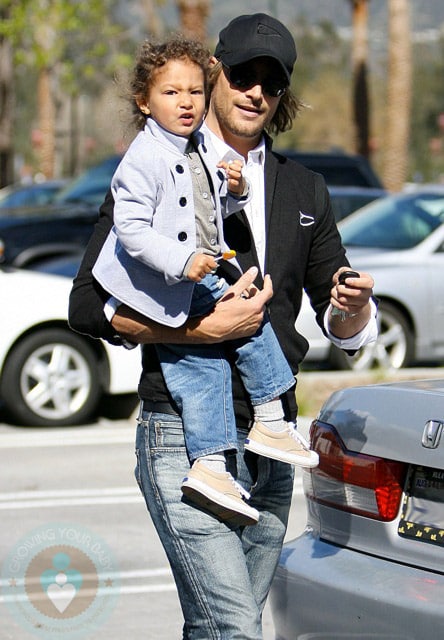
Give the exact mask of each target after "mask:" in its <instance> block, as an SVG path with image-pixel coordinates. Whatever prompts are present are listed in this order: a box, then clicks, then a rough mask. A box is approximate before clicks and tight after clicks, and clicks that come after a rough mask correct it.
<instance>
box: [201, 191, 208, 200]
mask: <svg viewBox="0 0 444 640" xmlns="http://www.w3.org/2000/svg"><path fill="white" fill-rule="evenodd" d="M202 198H204V200H207V199H208V193H207V192H206V191H204V192H203V194H202Z"/></svg>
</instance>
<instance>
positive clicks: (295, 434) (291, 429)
mask: <svg viewBox="0 0 444 640" xmlns="http://www.w3.org/2000/svg"><path fill="white" fill-rule="evenodd" d="M287 431H288V433H289V434H290V436H291V437H292V438H293V440H296V442H299V444H300V445H301V446H302V447H304V449H306V450H307V451H309V450H310V445H309V443H308V442H307V440H306V439H305V438H304V436H303V435H301V434H300V433H299V431H298V430H297V427H296V425H295V423H294V422H288V423H287Z"/></svg>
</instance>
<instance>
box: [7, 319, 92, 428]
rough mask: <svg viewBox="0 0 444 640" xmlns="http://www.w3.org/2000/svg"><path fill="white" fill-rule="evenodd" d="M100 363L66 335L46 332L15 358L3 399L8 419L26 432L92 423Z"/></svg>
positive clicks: (26, 342)
mask: <svg viewBox="0 0 444 640" xmlns="http://www.w3.org/2000/svg"><path fill="white" fill-rule="evenodd" d="M99 373H100V372H99V366H98V359H97V356H96V355H95V353H94V351H93V349H92V348H91V347H90V346H89V345H88V344H87V342H86V341H85V340H84V339H83V338H81V337H80V336H77V335H75V334H74V333H72V332H70V331H69V330H67V329H41V330H38V331H35V332H34V333H32V334H30V335H28V336H26V337H25V338H24V339H23V340H21V341H20V342H19V343H18V344H17V345H16V346H15V347H14V348H13V349H12V351H11V352H10V354H9V355H8V358H7V360H6V363H5V365H4V367H3V372H2V380H1V398H2V401H3V403H4V405H5V409H6V411H7V413H8V414H9V415H10V416H11V418H12V420H13V421H14V422H16V423H19V424H21V425H25V426H70V425H75V424H79V423H82V422H85V421H87V420H88V419H90V418H91V417H92V416H93V415H94V412H95V411H96V409H97V407H98V404H99V401H100V398H101V395H102V389H101V385H100V375H99Z"/></svg>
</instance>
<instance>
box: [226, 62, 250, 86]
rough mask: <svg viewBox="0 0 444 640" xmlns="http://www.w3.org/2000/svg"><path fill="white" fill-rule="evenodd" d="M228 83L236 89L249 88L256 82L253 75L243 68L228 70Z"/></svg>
mask: <svg viewBox="0 0 444 640" xmlns="http://www.w3.org/2000/svg"><path fill="white" fill-rule="evenodd" d="M229 75H230V82H231V84H232V85H234V86H235V87H237V88H238V89H247V88H248V87H251V86H252V85H253V84H254V83H255V80H256V77H255V75H254V73H251V72H250V73H249V72H248V70H247V69H245V68H244V67H232V68H231V69H229Z"/></svg>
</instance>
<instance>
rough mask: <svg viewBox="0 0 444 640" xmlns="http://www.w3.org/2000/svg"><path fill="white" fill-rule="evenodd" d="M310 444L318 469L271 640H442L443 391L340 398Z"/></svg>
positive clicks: (281, 586)
mask: <svg viewBox="0 0 444 640" xmlns="http://www.w3.org/2000/svg"><path fill="white" fill-rule="evenodd" d="M310 438H311V446H312V448H313V449H314V450H315V451H317V452H318V453H319V457H320V462H319V466H318V467H317V468H316V469H311V470H310V471H304V491H305V495H306V500H307V512H308V516H307V528H306V530H305V532H304V533H303V534H302V535H301V536H300V537H298V538H296V539H295V540H293V541H291V542H288V543H287V544H286V545H284V549H283V551H282V554H281V559H280V563H279V567H278V570H277V574H276V578H275V581H274V584H273V588H272V591H271V608H272V613H273V620H274V625H275V630H276V638H279V640H308V639H310V640H321V639H323V640H339V639H344V640H345V639H348V640H349V639H351V638H356V639H357V638H359V639H360V640H362V639H369V640H370V639H372V640H376V638H377V639H378V640H419V639H421V640H422V639H424V640H425V639H427V640H428V639H432V638H433V639H435V638H436V639H437V638H443V637H444V607H443V602H444V380H433V381H432V380H429V381H428V380H422V381H415V382H403V383H402V382H398V383H393V384H381V385H369V386H365V387H355V388H349V389H344V390H342V391H337V392H336V393H334V394H333V395H332V396H331V398H330V399H329V400H328V401H327V402H326V403H325V405H324V406H323V408H322V409H321V412H320V414H319V416H318V418H317V419H316V420H315V421H314V422H313V424H312V426H311V431H310Z"/></svg>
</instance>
